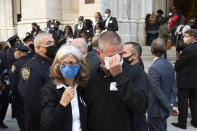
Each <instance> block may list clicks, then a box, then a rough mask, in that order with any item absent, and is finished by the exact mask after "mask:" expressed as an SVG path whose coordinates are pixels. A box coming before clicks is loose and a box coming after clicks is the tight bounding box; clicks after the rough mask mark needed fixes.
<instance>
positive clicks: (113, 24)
mask: <svg viewBox="0 0 197 131" xmlns="http://www.w3.org/2000/svg"><path fill="white" fill-rule="evenodd" d="M105 18H106V20H105V21H104V24H105V29H106V30H111V31H118V22H117V20H116V18H115V17H112V16H111V10H110V9H106V10H105Z"/></svg>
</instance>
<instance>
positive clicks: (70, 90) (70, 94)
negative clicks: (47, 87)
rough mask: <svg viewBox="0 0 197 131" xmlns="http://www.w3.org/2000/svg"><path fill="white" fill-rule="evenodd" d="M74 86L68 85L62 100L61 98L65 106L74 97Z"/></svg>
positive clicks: (61, 102)
mask: <svg viewBox="0 0 197 131" xmlns="http://www.w3.org/2000/svg"><path fill="white" fill-rule="evenodd" d="M74 93H75V92H74V88H73V87H68V88H66V90H65V91H64V93H63V94H62V97H61V100H60V104H61V105H62V106H64V107H66V106H67V105H68V104H69V103H70V102H71V100H72V99H73V97H74Z"/></svg>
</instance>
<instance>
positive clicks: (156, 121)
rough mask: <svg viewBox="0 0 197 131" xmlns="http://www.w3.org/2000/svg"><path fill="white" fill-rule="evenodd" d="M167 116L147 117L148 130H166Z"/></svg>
mask: <svg viewBox="0 0 197 131" xmlns="http://www.w3.org/2000/svg"><path fill="white" fill-rule="evenodd" d="M167 118H168V117H166V118H153V117H148V127H149V131H167Z"/></svg>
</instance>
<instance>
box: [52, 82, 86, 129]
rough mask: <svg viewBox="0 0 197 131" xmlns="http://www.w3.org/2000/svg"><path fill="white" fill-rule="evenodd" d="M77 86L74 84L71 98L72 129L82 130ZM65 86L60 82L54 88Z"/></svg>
mask: <svg viewBox="0 0 197 131" xmlns="http://www.w3.org/2000/svg"><path fill="white" fill-rule="evenodd" d="M77 87H78V84H77V83H75V84H74V90H75V94H74V97H73V99H72V100H71V108H72V119H73V122H72V131H82V129H81V122H80V114H79V104H78V95H77ZM61 88H65V89H66V88H67V86H66V85H64V84H60V85H57V86H56V89H61Z"/></svg>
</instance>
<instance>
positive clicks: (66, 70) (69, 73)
mask: <svg viewBox="0 0 197 131" xmlns="http://www.w3.org/2000/svg"><path fill="white" fill-rule="evenodd" d="M60 71H61V73H62V76H63V77H64V78H66V79H73V78H74V77H75V76H76V75H77V73H78V71H79V64H77V65H74V66H73V65H67V66H60Z"/></svg>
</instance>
